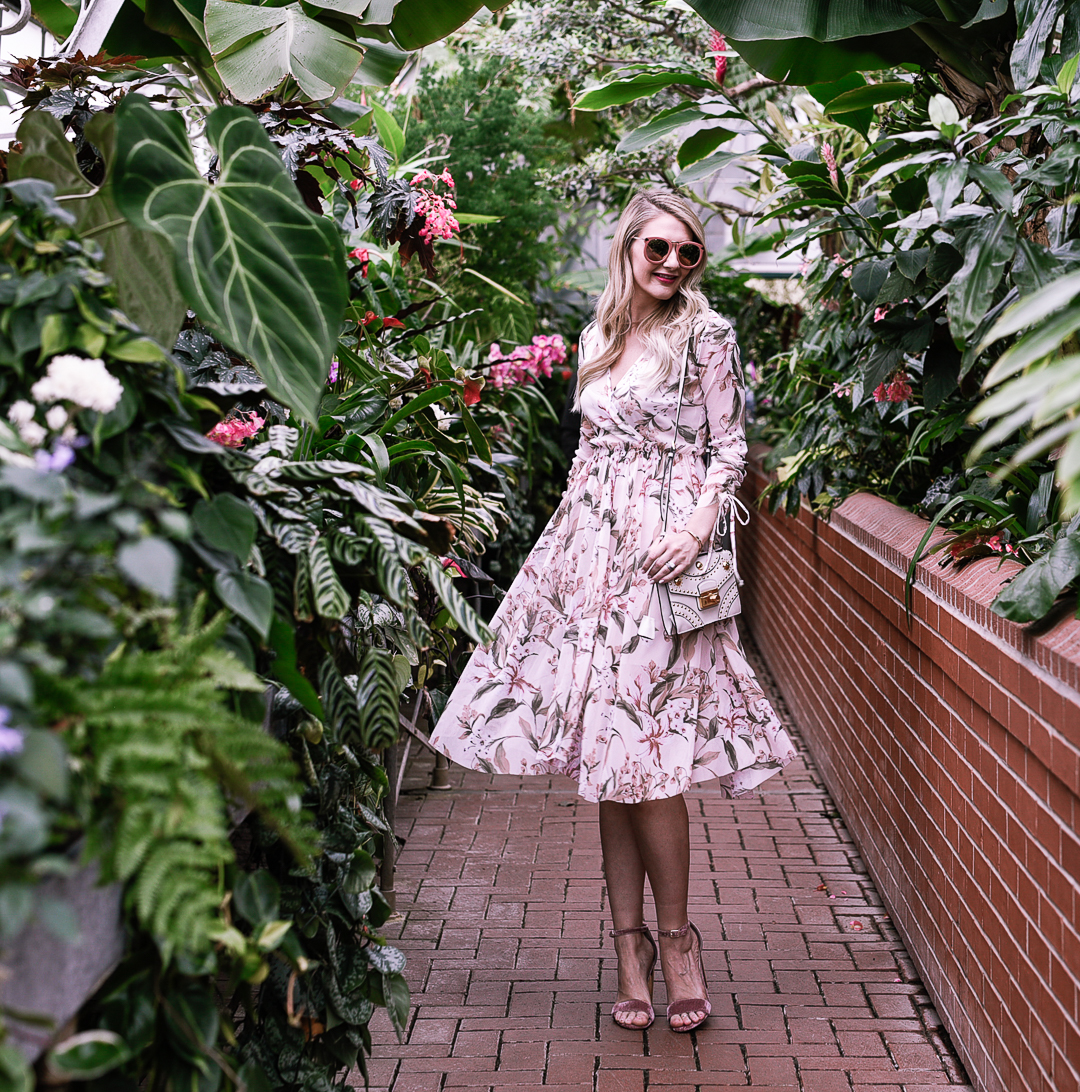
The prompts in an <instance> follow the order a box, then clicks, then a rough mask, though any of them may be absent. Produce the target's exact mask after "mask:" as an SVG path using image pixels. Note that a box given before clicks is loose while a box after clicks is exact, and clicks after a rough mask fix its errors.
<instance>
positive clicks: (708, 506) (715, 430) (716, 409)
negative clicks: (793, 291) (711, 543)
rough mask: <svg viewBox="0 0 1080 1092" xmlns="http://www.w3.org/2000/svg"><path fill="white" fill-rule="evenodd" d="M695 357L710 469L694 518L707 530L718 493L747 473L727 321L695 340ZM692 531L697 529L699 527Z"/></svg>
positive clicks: (735, 354) (737, 372)
mask: <svg viewBox="0 0 1080 1092" xmlns="http://www.w3.org/2000/svg"><path fill="white" fill-rule="evenodd" d="M697 358H698V363H699V365H700V367H701V391H702V396H703V398H704V402H705V420H706V424H707V426H708V433H707V438H706V446H707V449H708V457H709V469H708V471H707V473H706V474H705V482H704V485H703V487H702V490H701V496H700V498H699V499H698V506H697V511H695V513H694V521H693V522H696V521H697V518H698V516H699V515H700V516H701V519H702V524H701V525H703V526H704V527H705V528H706V533H707V534H708V533H710V532H711V531H712V528H713V527H714V526H715V524H716V518H717V514H718V511H719V506H720V504H721V497H722V496H723V494H725V493H730V494H734V493H735V491H736V490H737V489H738V488H739V486H740V485H741V484H742V480H743V478H744V477H745V476H746V429H745V425H744V422H743V409H744V405H745V398H744V394H743V389H744V388H743V376H742V365H741V363H740V361H739V346H738V343H737V342H736V340H735V331H734V330H733V329H732V328H731V327H730V326H729V325H728V324H727V323H724V324H723V325H722V326H718V327H713V328H712V329H710V330H709V331H707V332H706V333H705V334H704V335H703V336H702V337H701V338H700V339H699V342H698V347H697ZM688 526H690V525H689V524H688ZM691 530H693V531H695V532H696V531H697V526H691Z"/></svg>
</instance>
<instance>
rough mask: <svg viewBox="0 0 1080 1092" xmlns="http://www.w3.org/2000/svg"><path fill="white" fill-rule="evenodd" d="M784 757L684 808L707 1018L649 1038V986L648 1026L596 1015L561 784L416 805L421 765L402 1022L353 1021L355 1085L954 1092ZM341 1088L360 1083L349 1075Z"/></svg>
mask: <svg viewBox="0 0 1080 1092" xmlns="http://www.w3.org/2000/svg"><path fill="white" fill-rule="evenodd" d="M747 651H748V652H750V653H751V660H752V662H754V666H755V669H756V670H757V671H758V672H759V676H760V677H761V678H762V679H763V681H764V680H765V679H766V678H767V673H766V672H765V669H764V668H763V666H762V665H761V663H760V660H759V659H758V658H757V657H756V654H755V653H754V652H753V650H752V648H748V650H747ZM774 700H775V701H776V704H777V709H778V712H780V713H781V715H782V716H785V715H786V709H785V708H784V705H783V702H782V700H781V699H780V698H779V696H778V695H776V696H775V699H774ZM788 727H789V730H791V725H790V723H789V724H788ZM792 735H793V737H796V733H795V732H794V731H792ZM796 738H797V737H796ZM800 752H801V753H800V757H799V759H798V760H797V761H795V762H794V763H792V764H791V766H789V767H788V769H787V770H785V771H784V774H783V775H782V776H779V777H775V778H772V779H770V780H769V781H768V782H766V783H765V785H764V786H763V790H762V792H761V793H760V795H758V796H754V797H751V798H749V799H743V800H739V801H731V800H726V799H724V798H723V797H722V796H721V795H720V793H719V792H717V791H716V790H710V789H707V788H706V789H699V790H695V791H694V792H692V793H691V794H689V795H688V797H687V803H688V806H689V809H690V822H691V837H692V844H693V856H692V865H691V887H690V912H691V917H692V918H693V920H694V921H696V923H697V924H698V926H699V927H700V928H701V931H702V933H703V935H704V937H705V966H706V971H707V973H708V976H709V989H710V996H711V998H712V1004H713V1015H712V1017H711V1018H710V1020H709V1022H708V1023H707V1024H706V1025H705V1027H704V1028H702V1029H699V1030H698V1031H697V1032H695V1033H692V1034H690V1035H685V1034H684V1035H676V1034H674V1033H673V1032H671V1031H669V1030H668V1028H667V1025H666V1022H665V1021H664V1020H663V1017H662V1013H663V1011H664V1003H665V997H664V986H663V979H662V977H661V976H660V975H659V973H658V974H657V989H656V994H657V996H656V999H655V1000H656V1008H657V1021H656V1023H655V1024H654V1025H653V1027H652V1028H651V1029H649V1030H648V1031H646V1032H641V1031H630V1030H628V1029H622V1028H619V1027H617V1026H616V1025H615V1024H614V1022H613V1021H612V1020H611V1018H610V1016H609V1015H608V1013H609V1012H610V1008H611V1004H612V1002H613V1000H614V997H615V955H614V950H613V947H612V941H610V940H609V939H608V938H607V929H608V928H609V926H610V922H609V919H608V916H607V907H606V899H605V891H604V885H603V880H602V872H601V858H600V841H599V834H598V830H597V822H596V806H595V805H593V804H587V803H585V802H584V801H582V800H580V799H579V798H578V797H577V796H576V795H575V793H574V790H573V788H572V784H571V782H570V781H568V780H567V779H564V778H558V777H554V778H550V779H549V778H515V777H506V776H502V777H489V776H487V775H483V774H477V773H472V772H467V771H463V770H461V769H457V768H455V769H454V770H453V771H452V772H451V781H452V783H453V784H454V789H453V790H452V791H451V792H441V793H440V792H428V791H426V790H425V786H426V785H427V784H428V771H429V769H430V766H431V760H430V757H429V756H425V757H421V758H420V759H419V760H418V761H417V762H415V763H414V764H413V768H412V769H411V770H410V772H409V776H408V778H407V780H406V791H405V793H404V794H403V795H402V798H401V802H400V804H399V811H398V824H397V827H398V833H399V834H400V835H402V836H404V837H405V838H406V839H407V841H406V844H405V846H404V849H403V851H402V853H401V856H400V859H399V863H398V872H397V878H396V888H397V899H398V910H399V915H400V920H397V921H392V922H390V923H388V925H387V927H386V929H385V932H386V935H387V936H388V938H390V940H391V943H396V944H398V945H399V946H400V947H401V948H402V949H403V950H404V951H405V952H406V953H407V955H408V961H409V962H408V967H407V968H406V972H405V973H406V977H407V978H408V980H409V984H410V987H411V989H412V991H413V1011H412V1013H411V1015H410V1019H409V1030H408V1035H407V1037H406V1041H405V1042H404V1043H402V1044H399V1043H398V1041H397V1039H396V1037H395V1036H394V1034H393V1032H392V1031H391V1029H390V1025H389V1021H388V1020H387V1019H386V1017H385V1014H384V1013H383V1012H381V1011H380V1012H379V1013H378V1014H377V1016H376V1018H375V1019H374V1020H373V1022H372V1025H371V1028H372V1034H373V1040H374V1051H373V1056H372V1058H371V1060H370V1063H369V1071H370V1079H371V1088H372V1089H373V1090H378V1092H382V1090H387V1092H442V1090H444V1089H445V1090H447V1092H449V1090H451V1089H475V1090H479V1092H483V1090H491V1092H502V1090H509V1089H519V1088H553V1089H571V1088H573V1089H577V1090H583V1089H584V1090H590V1092H648V1090H649V1089H653V1088H663V1089H664V1090H665V1092H729V1090H735V1089H745V1088H753V1089H757V1090H758V1092H781V1090H785V1092H787V1090H794V1089H798V1090H802V1092H928V1090H930V1089H940V1088H941V1087H942V1086H945V1085H948V1086H951V1087H952V1089H953V1092H970V1090H971V1086H970V1085H969V1084H967V1083H966V1081H967V1078H966V1075H965V1074H964V1071H963V1068H962V1066H961V1065H960V1063H959V1061H958V1059H957V1058H956V1055H955V1054H954V1052H953V1050H952V1046H951V1044H950V1043H949V1040H948V1036H947V1034H946V1033H945V1031H944V1029H943V1028H942V1027H941V1025H940V1021H939V1020H938V1018H937V1014H936V1013H935V1011H934V1009H933V1006H932V1004H931V1002H930V999H929V998H928V997H927V995H926V993H925V992H924V989H923V986H922V984H921V982H920V981H919V979H918V975H917V972H916V971H915V968H914V966H913V965H912V963H911V960H910V959H909V957H908V955H907V953H906V952H905V950H904V946H903V943H902V941H901V940H900V938H899V936H898V934H897V933H896V931H895V929H894V928H893V927H892V925H891V924H890V922H889V918H888V916H887V914H886V912H885V909H884V907H883V906H882V903H881V900H880V898H879V897H878V894H877V892H876V890H875V888H874V885H873V883H872V881H871V880H870V877H869V876H868V875H867V873H866V870H865V867H864V866H863V863H862V861H861V860H860V858H859V854H858V852H857V851H856V849H855V847H854V845H853V844H852V841H851V838H850V837H849V835H848V833H847V831H846V829H845V827H844V824H843V822H842V820H841V819H840V817H839V816H838V814H837V813H836V811H835V809H834V807H833V804H832V801H831V799H830V797H829V795H828V793H827V792H826V791H825V789H824V787H823V785H822V783H821V781H820V780H819V778H818V776H817V774H816V772H815V770H814V767H813V764H812V762H811V761H810V759H809V756H808V755H806V754H805V753H804V752H802V751H801V748H800ZM822 884H824V885H826V887H827V889H826V890H819V887H820V886H821V885H822ZM350 1084H353V1085H357V1086H361V1087H362V1086H363V1079H362V1078H361V1077H360V1076H359V1075H358V1074H356V1073H354V1074H353V1075H352V1076H351V1078H350Z"/></svg>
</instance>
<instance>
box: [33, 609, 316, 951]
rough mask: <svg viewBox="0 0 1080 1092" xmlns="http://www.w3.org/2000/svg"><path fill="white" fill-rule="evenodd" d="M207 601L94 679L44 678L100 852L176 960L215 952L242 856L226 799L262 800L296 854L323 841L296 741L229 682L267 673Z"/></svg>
mask: <svg viewBox="0 0 1080 1092" xmlns="http://www.w3.org/2000/svg"><path fill="white" fill-rule="evenodd" d="M201 613H202V608H201V607H199V606H197V607H196V609H195V611H194V613H193V615H192V617H191V618H190V619H189V620H188V621H187V623H186V624H185V625H184V626H183V627H180V626H178V625H176V624H171V625H168V626H166V627H165V628H164V629H163V631H162V632H161V634H160V636H159V639H158V642H157V644H158V647H157V648H156V649H154V650H152V651H150V650H144V649H135V650H130V651H129V650H126V649H124V648H120V649H118V650H117V651H116V652H114V653H113V654H112V655H111V656H110V657H109V659H108V660H107V661H106V663H105V664H104V666H103V668H102V670H101V673H100V674H99V675H98V677H97V678H96V679H95V680H94V684H93V685H92V686H87V684H86V682H85V681H83V680H70V679H65V678H62V677H56V676H52V677H48V678H41V679H39V680H38V687H37V689H38V693H39V694H40V695H41V697H40V700H39V703H38V706H37V708H38V712H39V715H41V716H42V717H43V718H44V719H45V720H46V721H48V722H51V723H57V722H61V721H62V722H64V723H66V724H67V725H68V728H67V730H66V736H67V740H68V746H69V750H70V751H71V753H72V754H74V755H75V756H76V757H77V758H79V759H81V761H82V762H83V763H84V775H85V777H87V778H89V786H88V789H89V791H90V792H91V793H92V794H93V795H94V796H95V797H97V800H98V803H97V809H96V810H97V816H98V821H97V823H96V824H95V825H94V826H93V827H92V828H91V830H90V831H89V836H90V841H89V845H88V849H89V852H91V853H92V854H94V855H95V856H98V857H100V859H101V861H102V863H103V866H104V874H105V876H106V877H107V878H108V879H116V880H120V881H122V882H124V883H125V884H126V885H127V887H128V899H129V902H130V904H131V906H132V907H133V909H134V911H135V915H136V919H137V920H138V921H139V923H140V924H141V926H142V927H143V928H144V929H146V930H147V932H149V933H151V934H152V935H153V937H154V939H155V941H156V942H157V944H158V947H159V948H160V950H161V953H162V960H163V961H164V962H166V963H167V962H168V961H169V959H170V958H171V957H172V955H173V953H174V952H179V953H183V954H186V955H189V956H192V957H198V956H200V955H203V954H205V953H206V952H207V950H208V949H209V946H210V941H211V939H212V936H213V933H214V931H215V929H216V928H217V927H218V923H219V914H218V908H219V906H220V903H221V898H222V894H223V892H222V890H221V887H220V878H221V875H222V872H223V870H224V869H225V867H226V866H228V865H229V864H231V863H232V862H233V860H234V854H233V850H232V846H231V845H230V843H229V834H230V823H229V821H228V815H227V804H228V802H229V801H234V802H235V803H237V804H240V805H242V806H244V807H246V808H250V809H254V810H255V811H256V812H257V814H258V815H259V818H260V819H261V821H262V822H263V824H264V825H265V826H266V827H267V828H268V829H270V830H272V831H274V832H275V833H276V834H277V835H278V836H279V837H281V838H282V839H283V840H284V841H285V843H286V844H287V845H288V846H289V847H290V849H291V850H292V852H293V853H294V854H295V855H296V856H297V858H298V860H300V861H304V860H306V859H307V858H308V857H309V856H310V854H311V852H312V851H313V850H314V848H315V839H314V832H313V831H312V830H311V827H310V819H309V818H308V817H307V816H304V815H301V814H300V808H299V793H300V787H299V785H298V783H297V780H296V767H295V765H294V763H293V762H292V760H291V758H290V756H289V753H288V751H287V749H286V748H285V747H284V746H283V745H282V744H281V743H279V742H278V741H277V740H275V739H273V738H272V737H270V736H268V735H267V734H266V733H265V732H263V730H262V727H261V724H260V723H259V722H258V721H257V720H256V721H252V720H250V719H248V718H247V717H245V716H243V715H242V714H241V713H239V712H236V711H234V710H232V709H230V708H229V702H228V696H227V693H226V692H227V691H232V692H236V693H244V692H247V693H262V692H263V691H264V690H265V684H264V683H263V682H262V681H261V680H260V679H259V678H258V677H257V676H255V675H254V674H253V673H252V672H250V671H248V670H247V669H246V668H244V667H243V666H242V665H241V664H240V662H239V661H238V660H237V659H236V657H235V656H234V655H233V654H232V653H230V652H227V651H225V650H223V649H222V648H221V647H220V645H219V642H220V640H221V638H222V636H223V635H224V632H225V628H226V626H227V624H228V621H229V616H228V614H227V612H224V611H222V612H220V613H219V614H218V615H217V617H216V618H215V619H213V620H212V621H211V622H210V623H209V624H207V625H205V626H204V625H202V624H201Z"/></svg>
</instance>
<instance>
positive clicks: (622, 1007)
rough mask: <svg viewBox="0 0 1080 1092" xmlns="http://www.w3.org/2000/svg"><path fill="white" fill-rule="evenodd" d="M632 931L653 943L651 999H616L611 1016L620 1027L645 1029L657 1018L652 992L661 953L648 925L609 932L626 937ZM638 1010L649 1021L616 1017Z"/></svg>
mask: <svg viewBox="0 0 1080 1092" xmlns="http://www.w3.org/2000/svg"><path fill="white" fill-rule="evenodd" d="M630 933H644V934H645V939H646V940H647V941H648V942H649V943H650V944H651V945H652V950H653V958H652V967H651V968H650V970H649V979H648V985H649V1000H648V1001H639V1000H638V999H637V998H634V997H632V998H630V1000H629V1001H616V1002H615V1004H614V1005H612V1006H611V1018H612V1020H615V1023H616V1024H618V1025H619V1027H621V1028H625V1029H626V1030H627V1031H644V1030H645V1029H646V1028H647V1027H651V1026H652V1022H653V1021H654V1020H655V1019H656V1013H655V1012H654V1011H653V1007H652V993H653V979H654V978H655V976H656V960H657V956H658V955H659V953H658V951H657V948H656V941H655V940H653V937H652V933H650V932H649V927H648V926H647V925H636V926H634V928H632V929H612V930H611V931H610V932H609V933H608V936H610V937H625V936H628V935H629V934H630ZM691 1011H693V1010H691ZM637 1012H643V1013H645V1015H646V1016H648V1018H649V1019H648V1022H647V1023H644V1024H624V1023H622V1021H620V1020H616V1019H615V1018H616V1016H621V1015H623V1014H624V1013H637Z"/></svg>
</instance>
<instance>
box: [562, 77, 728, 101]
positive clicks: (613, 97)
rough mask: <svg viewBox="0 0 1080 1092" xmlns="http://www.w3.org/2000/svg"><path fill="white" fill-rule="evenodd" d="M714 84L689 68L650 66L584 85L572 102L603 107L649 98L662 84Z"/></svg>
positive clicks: (700, 85) (691, 85) (670, 85)
mask: <svg viewBox="0 0 1080 1092" xmlns="http://www.w3.org/2000/svg"><path fill="white" fill-rule="evenodd" d="M676 86H682V87H710V88H712V87H715V86H716V85H715V84H714V83H713V82H712V80H709V79H706V78H705V77H704V76H702V75H701V74H700V73H697V72H691V71H670V70H668V71H665V70H662V69H661V70H653V71H649V72H638V73H636V74H635V75H633V76H630V77H629V78H627V79H621V80H612V81H611V82H610V83H605V84H602V85H601V86H600V87H590V88H587V89H586V90H585V91H584V92H582V94H581V95H580V96H579V97H578V98H577V100H576V101H575V102H574V109H575V110H606V109H607V108H608V107H609V106H623V105H625V104H626V103H628V102H637V100H638V99H647V98H651V97H652V96H653V95H655V94H656V93H657V91H662V90H663V89H664V88H665V87H676Z"/></svg>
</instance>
